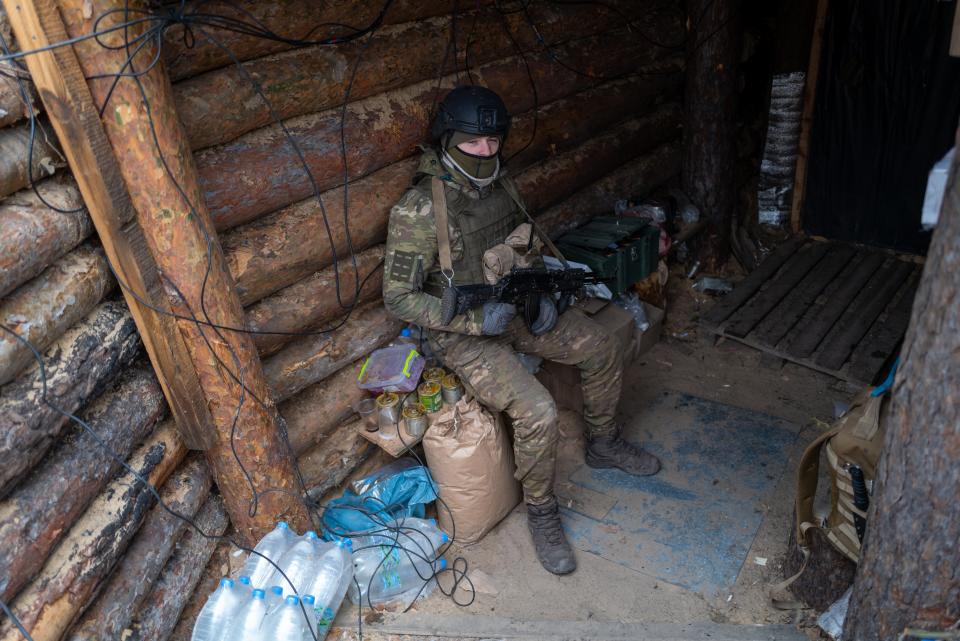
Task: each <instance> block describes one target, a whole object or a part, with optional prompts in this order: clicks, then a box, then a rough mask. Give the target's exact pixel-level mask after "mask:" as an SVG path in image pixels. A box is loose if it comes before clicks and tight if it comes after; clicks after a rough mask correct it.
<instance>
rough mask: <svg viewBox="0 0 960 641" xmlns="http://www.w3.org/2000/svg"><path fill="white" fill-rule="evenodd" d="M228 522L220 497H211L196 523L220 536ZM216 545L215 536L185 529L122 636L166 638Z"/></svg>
mask: <svg viewBox="0 0 960 641" xmlns="http://www.w3.org/2000/svg"><path fill="white" fill-rule="evenodd" d="M228 523H229V522H228V519H227V513H226V510H225V509H224V507H223V502H222V501H221V500H220V497H219V496H216V495H212V496H210V498H208V499H207V502H206V503H205V504H204V505H203V507H201V508H200V512H199V513H198V514H197V525H198V526H199V527H200V529H201V530H202V531H203V533H204V534H207V535H210V536H214V537H218V536H222V535H223V533H224V532H225V531H226V529H227V525H228ZM216 547H217V539H216V538H205V537H203V536H201V535H200V534H199V533H198V532H197V531H196V530H194V529H193V528H188V529H187V530H186V531H184V533H183V536H182V537H180V540H179V541H178V542H177V547H176V550H175V551H174V553H173V556H171V557H170V559H169V560H168V561H167V564H166V565H165V566H164V568H163V570H162V571H161V572H160V576H159V577H158V578H157V581H156V583H154V584H153V588H152V589H151V590H150V594H149V595H147V597H146V598H145V599H144V600H143V605H142V606H141V608H140V610H139V612H138V613H137V616H136V620H135V621H134V623H133V624H132V625H131V626H130V628H129V629H130V631H131V632H132V634H130V635H129V636H124V637H122V638H124V639H126V640H127V641H141V640H142V641H164V640H165V639H167V638H168V637H169V636H170V633H171V632H172V631H173V628H174V627H175V626H176V625H177V621H178V620H179V619H180V613H181V612H182V611H183V608H184V606H185V605H186V604H187V601H188V600H189V599H190V596H191V595H192V594H193V590H194V588H195V587H196V585H197V582H198V581H199V580H200V577H201V576H202V574H203V570H204V568H205V567H206V566H207V562H208V561H209V560H210V555H211V554H213V551H214V549H215V548H216ZM118 638H121V637H118Z"/></svg>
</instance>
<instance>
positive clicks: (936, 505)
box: [843, 130, 960, 641]
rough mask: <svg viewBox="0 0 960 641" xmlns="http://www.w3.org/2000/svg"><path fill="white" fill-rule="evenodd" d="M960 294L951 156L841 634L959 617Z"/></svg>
mask: <svg viewBox="0 0 960 641" xmlns="http://www.w3.org/2000/svg"><path fill="white" fill-rule="evenodd" d="M957 137H958V140H960V130H958V136H957ZM958 296H960V163H958V161H957V160H956V159H955V160H954V162H953V168H952V177H951V179H950V182H949V183H948V187H947V194H946V198H945V199H944V203H943V206H942V207H941V209H940V218H939V221H938V222H937V228H936V231H934V233H933V240H932V242H931V244H930V253H929V254H928V256H927V262H926V264H925V265H924V268H923V277H922V280H921V281H920V288H919V289H918V290H917V295H916V298H915V299H914V301H913V313H912V316H911V319H910V327H909V329H907V335H906V337H905V338H904V340H903V349H902V350H901V352H900V359H901V361H900V363H901V364H900V368H899V371H898V372H897V377H896V380H895V382H894V386H893V396H892V399H891V405H890V411H889V413H888V414H887V416H886V420H885V425H886V437H885V439H884V444H883V445H884V449H883V455H882V456H881V458H880V466H879V469H878V472H877V484H876V487H875V490H874V498H873V501H872V505H871V506H870V510H869V512H868V515H867V524H868V525H867V534H866V537H865V539H864V547H863V550H862V552H861V555H860V566H859V568H858V570H857V577H856V581H855V582H854V588H853V596H852V598H851V599H850V609H849V611H848V613H847V619H846V624H845V625H844V629H843V638H844V639H852V640H853V641H864V640H866V639H871V640H873V639H884V640H886V639H897V638H899V636H900V634H901V633H902V632H903V631H904V628H905V627H907V626H910V627H913V628H919V629H924V630H946V629H947V628H949V627H950V626H956V621H957V620H958V619H960V546H958V545H957V541H958V540H960V507H958V505H960V504H958V502H957V497H958V496H960V474H958V473H957V460H958V459H960V397H958V390H960V307H958V306H957V297H958ZM881 420H883V419H881ZM910 636H912V637H915V638H925V637H926V636H927V635H924V634H919V633H918V634H915V635H910ZM929 636H933V635H929Z"/></svg>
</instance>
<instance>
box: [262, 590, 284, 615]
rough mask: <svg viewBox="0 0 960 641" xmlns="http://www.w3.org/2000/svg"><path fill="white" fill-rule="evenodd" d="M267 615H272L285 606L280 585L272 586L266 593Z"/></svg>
mask: <svg viewBox="0 0 960 641" xmlns="http://www.w3.org/2000/svg"><path fill="white" fill-rule="evenodd" d="M265 600H266V602H267V614H270V613H271V612H273V611H274V610H276V609H277V608H279V607H280V606H281V605H283V588H282V587H281V586H279V585H274V586H271V587H270V589H269V590H267V593H266V599H265Z"/></svg>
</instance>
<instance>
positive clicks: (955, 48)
mask: <svg viewBox="0 0 960 641" xmlns="http://www.w3.org/2000/svg"><path fill="white" fill-rule="evenodd" d="M950 55H951V56H953V57H954V58H960V4H957V5H956V6H955V7H954V9H953V33H952V34H951V36H950Z"/></svg>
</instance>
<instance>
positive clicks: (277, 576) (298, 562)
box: [270, 530, 321, 594]
mask: <svg viewBox="0 0 960 641" xmlns="http://www.w3.org/2000/svg"><path fill="white" fill-rule="evenodd" d="M319 545H321V543H320V541H319V538H318V537H317V533H316V532H314V531H312V530H311V531H310V532H307V533H306V534H304V535H303V536H302V537H300V540H299V541H297V542H296V543H295V544H294V545H293V547H291V548H290V549H289V550H287V551H286V553H285V554H284V555H283V556H282V557H281V558H280V562H279V563H278V564H277V565H279V566H280V569H281V570H283V574H281V573H280V572H279V571H277V572H274V573H273V577H272V578H271V580H270V585H279V586H281V587H283V591H284V592H285V593H286V594H290V593H292V592H294V591H296V592H297V593H299V594H308V592H307V590H306V587H307V584H308V583H309V582H310V579H311V578H313V575H314V574H315V573H316V570H317V561H318V560H319V559H318V558H317V548H318V546H319ZM284 574H285V575H286V578H284ZM291 584H293V585H291ZM294 588H296V590H294Z"/></svg>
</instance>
